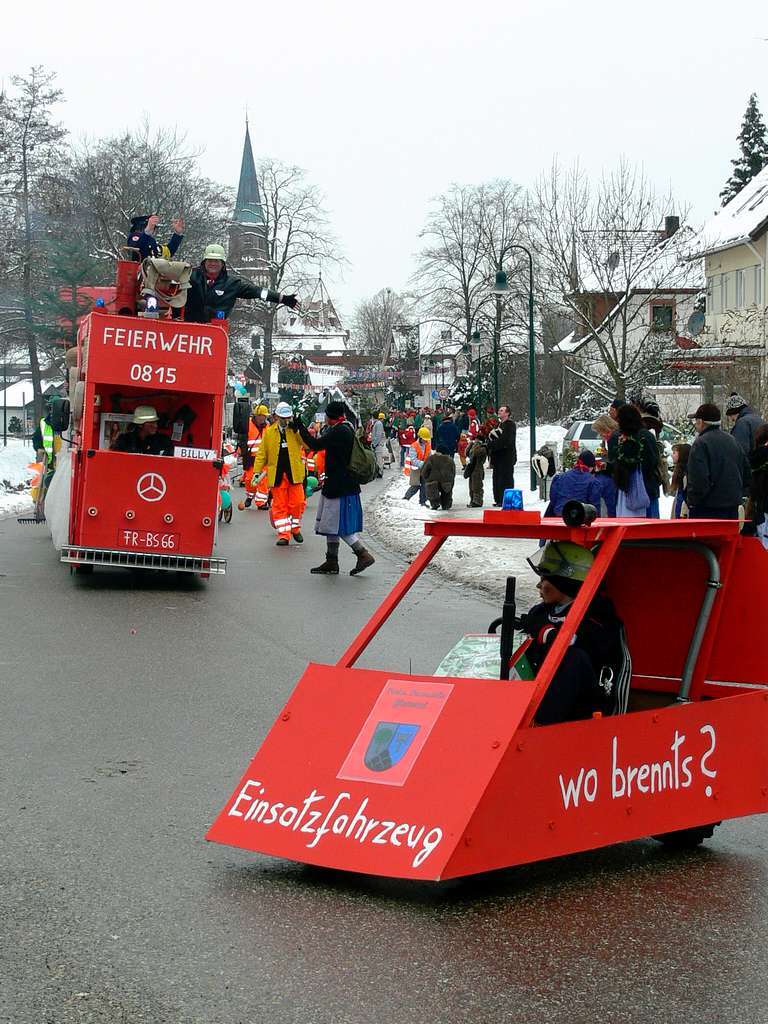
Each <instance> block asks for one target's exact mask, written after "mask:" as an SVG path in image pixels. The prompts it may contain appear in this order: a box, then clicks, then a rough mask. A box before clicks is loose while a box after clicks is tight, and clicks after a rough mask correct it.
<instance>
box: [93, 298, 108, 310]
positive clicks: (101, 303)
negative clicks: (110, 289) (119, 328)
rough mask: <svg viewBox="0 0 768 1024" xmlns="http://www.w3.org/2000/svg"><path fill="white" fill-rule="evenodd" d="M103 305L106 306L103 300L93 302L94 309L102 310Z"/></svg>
mask: <svg viewBox="0 0 768 1024" xmlns="http://www.w3.org/2000/svg"><path fill="white" fill-rule="evenodd" d="M105 305H106V303H105V302H104V299H96V302H95V306H96V309H104V306H105Z"/></svg>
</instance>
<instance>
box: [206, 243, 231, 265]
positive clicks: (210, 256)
mask: <svg viewBox="0 0 768 1024" xmlns="http://www.w3.org/2000/svg"><path fill="white" fill-rule="evenodd" d="M203 259H204V260H221V261H222V262H226V259H227V254H226V252H225V251H224V246H223V245H219V244H218V242H211V244H210V245H208V246H206V249H205V252H204V253H203Z"/></svg>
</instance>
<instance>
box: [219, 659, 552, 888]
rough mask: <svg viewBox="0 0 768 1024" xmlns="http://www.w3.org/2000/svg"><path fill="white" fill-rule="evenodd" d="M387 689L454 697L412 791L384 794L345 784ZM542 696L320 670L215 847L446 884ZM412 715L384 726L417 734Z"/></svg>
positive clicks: (302, 685)
mask: <svg viewBox="0 0 768 1024" xmlns="http://www.w3.org/2000/svg"><path fill="white" fill-rule="evenodd" d="M385 687H402V689H403V690H404V691H405V692H410V691H412V690H413V689H414V688H415V689H416V691H417V692H418V690H419V689H421V688H422V687H423V688H424V690H425V691H427V692H434V691H436V689H441V690H442V691H443V692H444V693H445V691H447V690H448V688H449V687H451V689H450V691H449V692H448V693H447V695H446V696H445V699H444V700H441V701H440V703H441V705H442V706H441V707H440V708H439V710H438V713H437V714H436V715H435V716H434V721H433V723H432V728H431V732H430V733H429V736H428V739H427V741H426V743H425V744H424V746H423V748H422V749H421V750H420V751H419V752H418V756H417V757H416V758H415V760H414V762H413V764H411V765H410V770H409V772H408V775H407V778H406V779H404V780H403V785H388V784H381V783H386V782H388V781H390V780H388V779H387V778H386V776H387V772H380V773H374V772H371V773H370V777H369V778H368V779H366V781H359V780H355V779H350V778H348V777H346V778H345V777H342V776H343V775H344V774H345V773H344V772H343V766H344V765H345V763H346V764H347V767H348V766H349V762H348V755H349V753H350V751H351V750H352V749H353V747H355V744H356V741H357V740H358V737H360V735H361V731H363V730H364V727H365V725H366V723H367V722H368V720H369V717H370V715H371V712H372V710H373V709H374V707H375V706H376V704H377V701H379V699H380V698H381V696H382V692H383V690H384V688H385ZM532 690H533V684H532V683H529V682H519V683H516V684H515V685H514V686H511V685H509V684H508V683H502V682H499V681H497V680H466V679H443V678H441V679H434V678H428V677H427V678H424V679H419V678H414V677H412V676H397V675H395V674H393V673H388V672H372V671H368V670H364V669H339V668H337V667H335V666H328V665H310V666H309V668H308V669H307V671H306V672H305V673H304V675H303V676H302V678H301V680H300V681H299V683H298V685H297V687H296V689H295V691H294V693H293V695H292V696H291V699H290V700H289V702H288V704H287V705H286V707H285V709H284V710H283V712H282V713H281V715H279V716H278V719H277V721H276V722H275V724H274V725H273V727H272V729H271V730H270V732H269V735H268V736H267V738H266V739H265V741H264V743H263V744H262V746H261V748H260V750H259V751H258V753H257V754H256V755H255V757H254V758H253V760H252V762H251V764H250V765H249V767H248V769H247V771H246V772H245V774H244V775H243V777H242V778H241V780H240V782H239V783H238V784H237V786H236V787H235V790H234V792H233V794H232V796H231V797H230V799H229V800H228V801H227V804H226V805H225V807H224V809H223V811H222V812H221V814H220V815H219V816H218V818H217V819H216V821H215V822H214V824H213V826H212V828H211V830H210V831H209V833H208V836H207V838H208V839H211V840H214V841H216V842H220V843H226V844H229V845H231V846H240V847H244V848H245V849H248V850H258V851H259V852H261V853H268V854H272V855H274V856H278V857H287V858H290V859H292V860H299V861H305V862H307V863H311V864H324V865H328V866H333V867H337V868H344V869H346V870H348V871H361V872H368V873H371V874H381V875H392V876H396V877H405V878H439V877H440V875H441V873H442V870H443V867H444V865H445V863H446V862H447V860H448V858H449V857H450V855H451V853H452V850H453V846H454V845H455V843H456V842H457V841H458V840H459V839H460V838H461V836H462V834H463V831H464V828H465V826H466V824H467V822H468V821H469V819H470V817H471V816H472V814H473V813H474V810H475V808H476V806H477V804H478V803H479V801H480V798H481V797H482V794H483V792H484V790H485V788H486V786H487V785H488V783H489V781H490V779H491V778H492V776H493V773H494V772H495V770H496V768H497V766H498V763H499V760H500V758H501V755H502V754H503V752H504V751H505V750H506V748H507V746H508V744H509V743H510V741H511V739H512V736H513V734H514V731H515V729H516V727H517V724H518V722H519V721H520V718H521V716H522V715H523V713H524V711H525V709H526V706H527V704H528V701H529V698H530V695H531V693H532ZM406 699H408V700H411V701H412V700H413V699H414V698H412V697H411V698H406ZM410 710H411V709H409V708H408V707H400V708H397V707H395V706H394V705H393V704H392V703H390V704H389V706H388V707H386V708H383V709H382V712H381V713H382V715H383V716H384V717H383V719H382V720H386V721H390V720H391V718H392V716H393V715H394V716H395V717H397V716H398V715H400V716H401V717H400V718H399V720H400V721H401V722H405V723H408V722H410V721H411V720H412V718H411V715H410ZM433 710H434V709H433ZM397 769H398V765H397V764H395V765H393V769H392V771H394V772H396V771H397ZM346 774H347V775H349V774H350V773H349V772H347V773H346ZM353 774H354V773H353ZM377 775H378V778H377V777H376V776H377ZM371 822H375V823H377V824H373V825H371Z"/></svg>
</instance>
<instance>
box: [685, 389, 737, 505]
mask: <svg viewBox="0 0 768 1024" xmlns="http://www.w3.org/2000/svg"><path fill="white" fill-rule="evenodd" d="M690 419H692V420H693V425H694V427H695V428H696V431H697V433H698V435H699V436H698V437H697V438H696V440H695V441H694V442H693V445H692V447H691V453H690V455H689V456H688V508H689V515H690V518H691V519H738V518H739V505H740V504H741V499H742V497H743V496H744V495H745V494H746V492H747V487H748V485H749V479H750V469H749V463H748V462H747V456H746V454H745V453H744V450H743V449H742V448H741V447H740V446H739V444H738V442H736V441H734V439H733V437H731V435H730V434H726V433H725V431H724V430H721V429H720V410H719V409H718V407H717V406H716V405H712V404H710V403H709V402H705V403H704V405H700V406H699V408H698V409H697V410H696V412H694V413H691V415H690Z"/></svg>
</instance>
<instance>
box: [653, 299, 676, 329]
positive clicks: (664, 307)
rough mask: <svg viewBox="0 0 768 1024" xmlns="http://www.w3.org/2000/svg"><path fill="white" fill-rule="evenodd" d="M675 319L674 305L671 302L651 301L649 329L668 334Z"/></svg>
mask: <svg viewBox="0 0 768 1024" xmlns="http://www.w3.org/2000/svg"><path fill="white" fill-rule="evenodd" d="M674 319H675V307H674V304H673V303H672V302H652V303H651V330H652V331H658V332H659V333H666V334H668V333H669V332H670V331H671V330H672V325H673V323H674Z"/></svg>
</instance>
